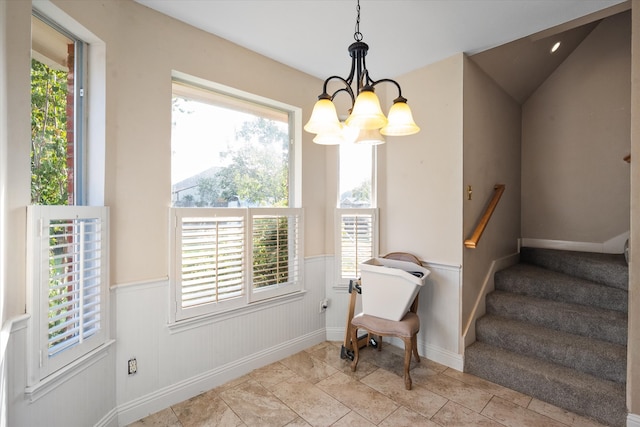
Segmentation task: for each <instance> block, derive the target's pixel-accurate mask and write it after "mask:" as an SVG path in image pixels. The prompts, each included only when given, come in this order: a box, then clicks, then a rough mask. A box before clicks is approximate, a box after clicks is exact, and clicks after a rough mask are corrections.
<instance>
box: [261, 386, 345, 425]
mask: <svg viewBox="0 0 640 427" xmlns="http://www.w3.org/2000/svg"><path fill="white" fill-rule="evenodd" d="M273 394H274V395H275V396H277V397H278V398H279V399H280V400H281V401H282V402H284V403H285V404H286V405H287V406H288V407H289V408H291V409H292V410H294V411H295V412H296V413H297V414H298V415H300V416H301V417H302V418H303V419H304V420H305V421H306V422H308V423H309V424H311V425H312V426H330V425H331V424H333V423H335V422H336V421H338V420H339V419H340V418H342V417H344V416H345V415H346V414H347V413H349V411H350V409H349V408H348V407H347V406H345V405H343V404H342V403H340V402H339V401H337V400H336V399H334V398H333V397H331V396H329V395H328V394H327V393H325V392H324V391H322V390H321V389H320V388H318V387H317V386H316V385H314V384H313V383H311V382H310V381H308V380H307V379H305V378H303V377H301V376H298V375H296V376H294V377H291V378H289V379H287V380H285V381H283V382H281V383H279V384H277V385H276V386H274V387H273Z"/></svg>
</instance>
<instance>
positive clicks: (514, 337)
mask: <svg viewBox="0 0 640 427" xmlns="http://www.w3.org/2000/svg"><path fill="white" fill-rule="evenodd" d="M563 335H565V334H558V336H557V337H556V336H554V334H549V333H546V334H538V333H536V331H535V330H533V331H532V333H531V334H527V333H526V332H523V330H522V328H512V327H510V326H507V325H504V323H502V324H501V323H499V322H498V323H495V322H493V321H491V320H489V319H486V318H485V319H480V320H479V321H478V324H477V326H476V337H477V339H478V341H481V342H483V343H485V344H490V345H493V346H496V347H499V348H502V349H505V350H508V351H512V352H515V353H518V354H521V355H524V356H529V357H535V358H538V359H541V360H545V361H547V362H551V363H557V364H559V365H562V366H565V367H568V368H571V369H575V370H578V371H581V372H584V373H587V374H589V375H593V376H595V377H598V378H602V379H605V380H609V381H614V382H618V383H624V382H625V381H626V349H625V348H624V347H622V346H617V345H611V344H609V343H603V342H600V341H596V340H588V339H582V340H577V341H576V340H571V339H568V338H569V337H563ZM563 338H567V339H563ZM588 341H590V342H588Z"/></svg>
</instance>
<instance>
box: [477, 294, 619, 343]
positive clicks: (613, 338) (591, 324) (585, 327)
mask: <svg viewBox="0 0 640 427" xmlns="http://www.w3.org/2000/svg"><path fill="white" fill-rule="evenodd" d="M533 300H534V299H533V298H526V297H520V299H519V300H515V298H510V297H509V296H508V295H507V296H504V297H503V295H499V294H498V293H496V292H494V293H491V294H489V295H487V300H486V311H487V314H496V315H500V316H503V317H506V318H509V319H514V320H520V321H527V322H530V323H532V324H535V325H539V326H544V327H546V328H550V329H554V330H557V331H563V332H568V333H572V334H577V335H580V336H584V337H589V338H593V339H597V340H602V341H608V342H612V343H614V344H618V345H626V344H627V321H626V316H625V317H624V318H622V316H616V317H615V318H603V317H598V316H595V315H593V316H590V315H589V314H587V313H585V314H581V313H579V312H577V311H576V310H573V311H569V310H560V309H556V307H555V306H554V305H552V304H548V303H547V304H536V303H537V301H539V300H536V301H535V302H532V301H533Z"/></svg>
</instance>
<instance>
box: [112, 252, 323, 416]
mask: <svg viewBox="0 0 640 427" xmlns="http://www.w3.org/2000/svg"><path fill="white" fill-rule="evenodd" d="M304 268H305V283H304V288H305V293H304V295H303V296H302V297H301V298H295V299H292V300H290V301H285V302H282V303H278V304H274V305H269V304H264V305H262V306H261V308H260V309H257V310H250V311H245V312H242V314H241V315H238V316H235V317H234V316H233V315H225V316H223V317H221V318H219V319H214V320H213V321H211V322H202V323H199V324H198V325H197V326H195V327H189V328H186V329H178V330H176V329H174V328H169V327H168V321H169V283H168V279H160V280H157V281H150V282H146V283H136V284H125V285H119V286H116V287H115V301H116V319H117V322H116V323H117V324H116V335H117V343H118V346H117V352H116V396H117V414H118V424H119V425H127V424H128V423H131V422H133V421H136V420H138V419H140V418H142V417H145V416H147V415H149V414H151V413H154V412H157V411H159V410H161V409H164V408H166V407H168V406H170V405H173V404H175V403H178V402H181V401H183V400H186V399H189V398H191V397H193V396H195V395H198V394H200V393H202V392H204V391H207V390H210V389H212V388H214V387H217V386H219V385H222V384H224V383H225V382H228V381H230V380H233V379H235V378H238V377H240V376H242V375H245V374H247V373H249V372H251V371H252V370H254V369H256V368H260V367H262V366H265V365H267V364H269V363H273V362H275V361H277V360H281V359H283V358H285V357H287V356H290V355H292V354H294V353H296V352H299V351H301V350H304V349H305V348H308V347H311V346H313V345H315V344H317V343H319V342H322V341H324V340H325V339H326V330H325V315H324V314H321V313H319V312H318V311H319V310H318V308H319V302H320V301H321V300H322V299H323V298H324V281H325V259H324V257H313V258H307V259H306V260H305V267H304ZM134 357H135V358H136V360H137V364H138V372H137V373H136V374H134V375H128V374H127V370H126V367H127V361H128V360H129V359H130V358H134Z"/></svg>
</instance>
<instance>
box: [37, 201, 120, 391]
mask: <svg viewBox="0 0 640 427" xmlns="http://www.w3.org/2000/svg"><path fill="white" fill-rule="evenodd" d="M28 217H29V235H30V236H29V240H28V241H29V253H30V257H29V281H30V283H31V284H32V286H31V287H30V298H29V299H28V311H29V313H30V314H31V315H32V321H33V328H32V331H33V335H32V337H33V340H32V345H33V346H34V348H37V350H36V351H34V352H33V353H34V358H33V361H32V363H31V368H32V369H31V370H30V383H35V382H37V381H40V380H42V379H43V378H45V377H47V376H48V375H50V374H51V373H53V372H55V371H57V370H58V369H60V368H62V367H64V366H66V365H68V364H69V363H71V362H73V361H74V360H76V359H78V358H80V357H82V356H84V355H85V354H87V353H88V352H90V351H92V350H94V349H95V348H97V347H99V346H101V345H102V344H104V343H105V342H106V340H107V338H108V333H107V325H108V319H107V312H108V309H107V307H108V292H107V291H108V286H109V284H108V271H109V266H108V235H109V234H108V208H105V207H87V206H29V208H28Z"/></svg>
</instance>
